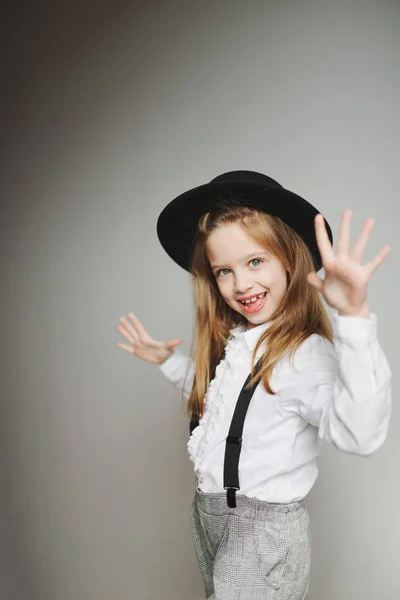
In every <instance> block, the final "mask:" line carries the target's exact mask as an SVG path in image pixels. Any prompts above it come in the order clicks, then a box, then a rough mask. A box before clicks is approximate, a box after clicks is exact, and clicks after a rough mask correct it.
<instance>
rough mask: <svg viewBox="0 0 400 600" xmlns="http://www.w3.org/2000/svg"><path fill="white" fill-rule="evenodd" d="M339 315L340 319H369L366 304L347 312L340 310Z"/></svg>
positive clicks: (369, 314)
mask: <svg viewBox="0 0 400 600" xmlns="http://www.w3.org/2000/svg"><path fill="white" fill-rule="evenodd" d="M339 315H340V316H341V317H358V318H360V319H369V318H370V316H371V313H370V310H369V306H368V303H367V302H366V303H365V304H363V305H362V306H358V307H354V308H351V309H348V310H340V311H339Z"/></svg>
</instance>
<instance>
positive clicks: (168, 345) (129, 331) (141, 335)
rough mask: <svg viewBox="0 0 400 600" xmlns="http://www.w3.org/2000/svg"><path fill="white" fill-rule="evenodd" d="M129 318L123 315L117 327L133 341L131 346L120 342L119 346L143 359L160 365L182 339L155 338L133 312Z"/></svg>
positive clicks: (129, 340)
mask: <svg viewBox="0 0 400 600" xmlns="http://www.w3.org/2000/svg"><path fill="white" fill-rule="evenodd" d="M128 319H129V320H128ZM128 319H125V317H121V319H120V324H119V325H118V327H117V329H118V331H119V332H120V333H121V334H122V335H123V336H124V337H125V338H126V339H127V340H128V342H130V343H131V346H127V345H126V344H121V343H119V344H118V347H119V348H121V349H122V350H125V351H126V352H129V353H130V354H133V355H135V356H137V357H138V358H141V359H142V360H146V361H147V362H149V363H152V364H156V365H160V364H161V363H163V362H164V361H165V360H167V358H168V357H169V356H171V354H172V353H173V351H174V348H175V347H176V346H179V344H180V343H181V340H179V339H176V338H175V339H173V340H170V341H169V342H158V341H156V340H153V338H152V337H151V336H150V335H149V334H148V333H147V331H146V329H145V328H144V327H143V325H142V323H141V322H140V321H139V319H137V318H136V317H135V316H134V315H133V314H132V313H129V314H128Z"/></svg>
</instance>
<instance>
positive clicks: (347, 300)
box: [307, 210, 390, 318]
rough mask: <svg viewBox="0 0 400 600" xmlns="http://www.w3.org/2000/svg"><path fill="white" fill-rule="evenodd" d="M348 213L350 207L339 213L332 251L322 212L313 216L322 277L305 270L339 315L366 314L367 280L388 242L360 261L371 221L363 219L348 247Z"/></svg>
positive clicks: (371, 227) (362, 315) (386, 253)
mask: <svg viewBox="0 0 400 600" xmlns="http://www.w3.org/2000/svg"><path fill="white" fill-rule="evenodd" d="M351 215H352V211H351V210H345V211H344V213H343V214H342V218H341V222H340V228H339V237H338V246H337V252H336V254H335V253H334V251H333V248H332V244H331V242H330V240H329V237H328V233H327V231H326V228H325V221H324V218H323V216H322V215H321V214H318V215H317V216H316V217H315V233H316V237H317V243H318V248H319V251H320V253H321V258H322V264H323V267H324V269H325V279H323V280H322V279H320V278H319V277H318V275H317V274H316V273H315V271H313V272H312V273H309V274H308V277H307V279H308V282H309V283H310V284H311V285H312V286H314V287H315V288H316V289H317V290H319V291H320V292H321V294H322V295H323V297H324V298H325V300H326V302H327V303H328V304H329V306H331V307H332V308H334V309H335V310H338V311H339V313H340V314H341V315H347V316H360V317H364V318H368V317H369V314H370V313H369V308H368V302H367V286H368V282H369V280H370V278H371V277H372V275H373V273H375V271H376V270H377V269H378V268H379V267H380V266H381V264H382V263H383V261H384V260H385V259H386V258H387V256H388V255H389V253H390V246H385V247H384V248H382V250H381V251H380V252H379V253H378V254H377V256H376V257H375V258H374V259H372V260H371V261H369V262H368V263H366V264H365V265H363V264H361V261H362V257H363V254H364V252H365V249H366V247H367V244H368V240H369V236H370V234H371V231H372V229H373V227H374V225H375V222H374V220H373V219H367V221H366V222H365V223H364V226H363V228H362V230H361V233H360V235H359V237H358V240H357V242H356V243H355V245H354V247H353V248H350V221H351Z"/></svg>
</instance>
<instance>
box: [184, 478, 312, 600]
mask: <svg viewBox="0 0 400 600" xmlns="http://www.w3.org/2000/svg"><path fill="white" fill-rule="evenodd" d="M236 504H237V506H236V508H229V507H228V505H227V502H226V493H221V494H205V493H203V492H201V491H199V489H198V487H196V493H195V498H194V500H193V503H192V518H191V523H192V533H193V539H194V545H195V550H196V555H197V560H198V563H199V567H200V571H201V575H202V578H203V582H204V588H205V594H206V598H207V600H303V599H304V598H305V597H306V594H307V591H308V584H309V573H310V567H311V533H310V518H309V513H308V510H307V507H306V505H305V502H304V500H301V501H299V502H293V503H291V504H269V503H267V502H262V501H261V500H257V499H256V498H247V497H246V496H242V495H237V496H236Z"/></svg>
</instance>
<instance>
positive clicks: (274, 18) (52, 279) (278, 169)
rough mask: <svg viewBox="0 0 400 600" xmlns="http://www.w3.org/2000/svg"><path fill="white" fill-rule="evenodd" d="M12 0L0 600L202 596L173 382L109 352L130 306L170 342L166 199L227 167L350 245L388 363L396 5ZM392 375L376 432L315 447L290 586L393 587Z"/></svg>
mask: <svg viewBox="0 0 400 600" xmlns="http://www.w3.org/2000/svg"><path fill="white" fill-rule="evenodd" d="M144 4H145V3H142V4H140V5H139V4H135V3H128V2H126V3H123V2H118V1H114V2H111V0H110V1H109V2H106V1H97V2H93V3H91V4H90V3H88V2H79V3H78V2H76V1H73V2H71V1H69V2H67V1H66V0H65V2H60V1H58V2H53V3H51V4H49V5H46V4H41V3H40V2H39V3H30V5H29V6H28V4H26V5H24V4H21V3H18V2H14V3H13V4H12V6H11V5H9V6H8V7H7V6H6V5H3V9H2V16H3V19H2V23H3V32H2V35H1V42H0V44H1V48H0V50H1V57H2V63H1V117H2V120H1V123H2V124H1V196H0V197H1V203H2V214H1V259H2V265H1V266H2V269H1V289H2V294H1V298H2V316H3V335H2V342H3V344H2V347H3V358H2V362H1V364H2V381H3V390H2V392H1V400H2V416H1V436H0V456H1V464H0V467H1V469H0V473H1V481H0V484H1V487H0V489H1V493H0V526H1V529H0V553H1V554H0V558H1V560H0V597H1V598H2V599H3V598H4V599H5V600H6V599H7V600H14V599H18V600H20V599H24V600H25V599H27V600H28V599H29V600H36V599H38V600H109V599H110V598H113V599H115V600H131V599H132V598H134V599H138V600H153V599H154V600H155V599H159V598H174V599H175V600H187V599H188V598H190V599H191V600H200V599H201V598H202V597H203V596H202V586H201V580H200V575H199V572H198V569H197V564H196V561H195V555H194V550H193V548H192V540H191V534H190V528H189V510H190V502H191V499H192V494H193V474H192V468H191V464H190V462H189V459H188V458H187V455H186V447H185V445H186V441H187V433H188V430H187V422H186V419H185V416H184V414H183V411H182V408H181V403H180V398H179V393H178V392H177V391H176V390H175V389H174V388H173V387H172V386H171V385H170V384H169V382H168V381H167V380H166V379H164V378H163V376H162V374H161V373H159V371H158V370H157V367H154V366H152V365H150V364H147V363H143V362H141V361H139V360H138V359H134V358H132V357H131V356H130V355H128V354H126V353H124V352H123V351H122V350H119V349H118V348H117V343H118V341H122V338H121V336H120V335H119V334H118V332H117V331H116V326H117V324H118V321H119V317H120V316H121V315H126V314H127V313H128V312H129V311H130V310H132V311H133V312H134V313H135V314H136V315H137V316H138V317H139V318H140V319H141V320H142V322H143V323H144V325H145V326H146V327H147V328H148V330H149V332H150V333H151V334H152V335H153V336H154V337H155V338H156V339H165V340H167V339H171V338H173V337H181V338H182V339H183V340H184V343H183V346H182V349H183V350H184V351H186V352H188V351H189V349H190V342H191V334H192V322H193V304H192V299H191V295H190V286H189V277H188V275H187V274H186V273H185V272H184V271H183V270H182V269H180V268H179V267H177V266H175V265H174V263H173V262H172V261H171V260H170V259H169V258H168V256H167V255H166V254H165V253H164V252H163V250H162V248H161V246H160V245H159V243H158V240H157V237H156V233H155V223H156V219H157V216H158V214H159V212H160V211H161V209H162V208H163V207H164V206H165V204H166V203H167V202H168V201H169V200H170V199H172V198H173V197H174V196H175V195H177V194H178V193H180V192H182V191H183V190H185V189H186V188H189V187H191V186H195V185H198V184H201V183H203V182H204V181H208V180H209V179H211V178H212V177H214V176H216V175H217V174H219V173H221V172H224V171H227V170H231V169H238V168H245V169H246V168H247V169H254V170H260V171H262V172H264V173H266V174H268V175H270V176H272V177H274V178H275V179H277V180H278V181H279V182H281V183H282V184H283V185H284V186H286V187H288V188H289V189H293V190H294V191H296V192H297V193H299V194H302V195H304V196H305V197H306V198H307V199H309V200H310V201H311V202H312V203H314V204H315V205H316V206H318V208H319V209H320V210H321V211H322V212H323V213H324V214H325V216H326V217H327V218H328V220H329V221H330V222H331V224H332V227H333V230H334V232H335V233H336V232H337V227H338V223H339V218H340V214H341V212H342V210H344V209H345V208H352V209H354V211H355V215H354V220H353V221H354V229H353V235H354V237H355V235H356V232H358V231H359V229H360V227H361V225H362V223H363V222H364V220H365V219H366V218H367V217H369V216H373V217H375V218H376V219H377V224H376V229H375V231H374V233H373V236H372V239H371V243H370V248H369V251H368V256H367V258H371V257H372V256H373V255H374V254H375V253H376V252H378V250H379V249H380V248H381V247H383V246H384V245H385V244H386V243H389V244H391V245H392V247H393V250H392V254H391V255H390V257H389V259H388V260H387V262H386V263H385V264H384V266H383V267H382V268H381V269H380V270H379V271H378V272H377V273H376V275H375V276H374V277H373V281H372V283H371V286H370V303H371V307H372V309H373V311H374V312H376V313H377V314H378V319H379V339H380V342H381V344H382V346H383V347H384V349H385V352H386V354H387V356H388V358H389V361H390V364H391V367H392V371H393V373H394V375H396V373H397V369H398V361H397V352H396V350H397V341H398V337H399V323H398V319H397V314H396V311H397V309H398V294H399V288H398V287H397V286H398V265H399V258H400V257H399V246H398V244H397V243H396V242H397V236H398V224H399V211H398V202H399V172H398V169H399V163H400V161H399V158H400V157H399V106H400V93H399V91H400V90H399V71H398V68H399V57H400V53H399V50H400V4H399V2H398V1H389V0H380V1H378V0H376V1H375V2H369V1H365V2H362V1H356V0H340V1H339V0H335V1H331V2H327V1H320V2H316V1H314V2H313V1H298V0H297V1H285V0H280V1H278V0H277V1H264V2H229V3H228V2H218V3H211V2H205V1H203V2H196V3H188V2H185V3H181V4H178V3H165V2H149V3H147V4H146V6H144ZM397 397H398V381H397V378H396V377H395V378H394V382H393V400H394V407H393V417H392V422H391V429H390V432H389V437H388V439H387V441H386V443H385V445H384V446H383V447H382V448H381V449H380V450H379V451H378V452H377V453H376V454H374V455H373V456H372V457H370V458H359V457H354V456H350V455H346V454H343V453H340V452H338V451H336V450H335V449H334V448H331V447H325V449H324V451H323V454H322V457H321V460H320V469H321V474H320V478H319V480H318V482H317V485H316V486H315V488H314V489H313V491H312V493H311V494H310V496H309V506H310V510H311V515H312V524H313V567H312V582H311V589H310V594H309V598H310V600H317V599H318V600H320V599H321V598H323V599H324V600H350V599H351V600H372V599H374V600H375V599H376V598H385V600H395V599H396V600H398V598H399V595H400V583H399V577H398V573H399V566H400V565H399V558H398V556H399V547H398V540H399V529H400V517H399V511H398V503H399V492H400V489H399V477H398V474H399V472H400V469H399V467H400V465H399V453H398V448H399V446H398V436H399V433H400V422H399V410H398V402H397Z"/></svg>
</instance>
